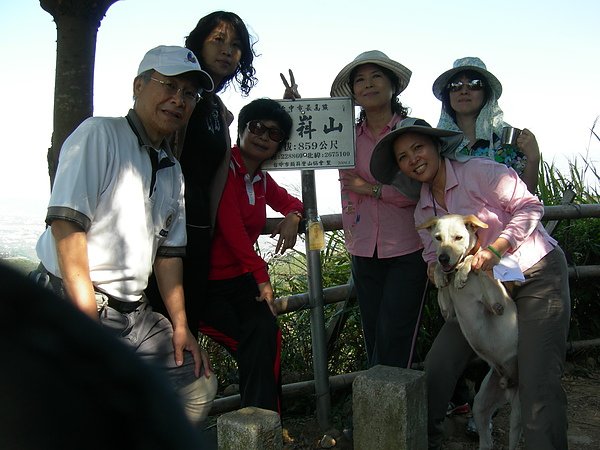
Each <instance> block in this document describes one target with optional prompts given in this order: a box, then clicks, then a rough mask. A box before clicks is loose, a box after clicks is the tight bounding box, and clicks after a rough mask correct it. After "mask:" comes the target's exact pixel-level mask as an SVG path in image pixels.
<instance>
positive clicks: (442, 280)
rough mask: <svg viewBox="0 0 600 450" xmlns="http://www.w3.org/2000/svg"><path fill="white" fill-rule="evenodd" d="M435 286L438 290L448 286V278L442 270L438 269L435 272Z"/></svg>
mask: <svg viewBox="0 0 600 450" xmlns="http://www.w3.org/2000/svg"><path fill="white" fill-rule="evenodd" d="M433 284H435V287H436V288H438V289H439V288H443V287H446V286H448V277H447V276H446V275H445V274H444V273H443V272H442V271H441V270H437V269H436V270H435V271H434V272H433Z"/></svg>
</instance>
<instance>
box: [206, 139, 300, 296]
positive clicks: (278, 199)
mask: <svg viewBox="0 0 600 450" xmlns="http://www.w3.org/2000/svg"><path fill="white" fill-rule="evenodd" d="M266 205H269V206H270V207H271V208H272V209H273V210H274V211H277V212H279V213H281V214H283V215H284V216H286V215H287V214H289V213H291V212H294V211H297V212H300V213H303V212H304V206H303V205H302V202H301V201H300V200H298V199H297V198H296V197H293V196H291V195H290V194H288V192H287V191H286V190H285V189H284V188H282V187H281V186H279V185H278V184H277V183H276V182H275V180H273V178H271V176H270V175H269V174H268V173H266V172H264V171H262V170H259V171H258V172H257V173H256V175H255V176H254V179H253V180H250V175H249V174H248V171H247V170H246V167H245V166H244V162H243V160H242V157H241V155H240V149H239V147H237V146H234V147H233V148H232V149H231V163H230V167H229V174H228V176H227V182H226V184H225V189H224V190H223V194H222V196H221V202H220V203H219V209H218V210H217V222H216V229H215V234H214V237H213V241H212V248H211V256H210V273H209V276H208V278H209V280H225V279H228V278H234V277H238V276H240V275H243V274H245V273H248V272H250V273H252V275H253V276H254V279H255V280H256V283H257V284H258V283H264V282H266V281H269V274H268V272H267V263H266V262H265V261H264V260H263V259H262V258H261V257H260V256H259V255H258V254H257V253H256V252H255V251H254V244H255V243H256V240H257V239H258V237H259V236H260V232H261V231H262V230H263V229H264V227H265V224H266V221H267V208H266Z"/></svg>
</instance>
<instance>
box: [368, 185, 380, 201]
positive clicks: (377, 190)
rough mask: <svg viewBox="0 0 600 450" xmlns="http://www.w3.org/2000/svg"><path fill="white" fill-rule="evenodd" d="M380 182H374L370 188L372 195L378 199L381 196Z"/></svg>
mask: <svg viewBox="0 0 600 450" xmlns="http://www.w3.org/2000/svg"><path fill="white" fill-rule="evenodd" d="M381 187H382V186H381V184H379V183H377V184H374V185H373V187H372V188H371V192H372V193H373V197H375V198H376V199H379V198H380V197H381Z"/></svg>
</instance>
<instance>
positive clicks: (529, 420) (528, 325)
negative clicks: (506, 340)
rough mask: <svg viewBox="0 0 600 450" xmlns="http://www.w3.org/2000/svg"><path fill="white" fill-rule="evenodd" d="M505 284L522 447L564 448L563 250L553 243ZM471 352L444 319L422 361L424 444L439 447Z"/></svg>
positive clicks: (566, 302)
mask: <svg viewBox="0 0 600 450" xmlns="http://www.w3.org/2000/svg"><path fill="white" fill-rule="evenodd" d="M524 275H525V281H523V282H514V283H509V285H508V286H507V288H508V290H509V293H510V294H511V296H512V298H513V300H514V301H515V303H516V305H517V311H518V326H519V343H518V365H519V396H520V400H521V417H522V423H523V435H524V438H525V448H527V449H531V450H546V449H548V450H549V449H556V450H563V449H566V448H568V444H567V398H566V394H565V392H564V389H563V388H562V385H561V376H562V373H563V370H564V363H565V357H566V348H567V336H568V332H569V320H570V312H571V299H570V294H569V277H568V271H567V264H566V259H565V255H564V253H563V251H562V249H561V248H560V247H556V248H555V249H554V250H552V251H551V252H550V253H548V254H547V255H546V256H545V257H544V258H542V259H541V260H540V261H539V262H538V263H536V264H535V265H534V266H533V267H531V268H530V269H529V270H527V271H526V272H525V274H524ZM473 356H474V352H473V350H472V349H471V347H470V346H469V344H468V343H467V341H466V340H465V338H464V337H463V335H462V333H461V331H460V327H459V325H458V322H457V321H456V320H449V321H447V322H446V323H445V324H444V325H443V326H442V328H441V330H440V332H439V334H438V335H437V336H436V338H435V341H434V343H433V345H432V347H431V350H430V351H429V353H428V355H427V358H426V361H425V374H426V382H427V394H428V402H427V404H428V434H429V448H430V449H438V448H440V445H441V441H442V438H443V426H442V425H443V421H444V419H445V417H446V408H447V405H448V402H449V401H450V398H451V397H452V393H453V392H454V387H455V385H456V382H457V380H458V378H459V377H460V375H461V374H462V373H463V371H464V369H465V368H466V366H467V364H468V362H469V360H470V359H471V358H472V357H473Z"/></svg>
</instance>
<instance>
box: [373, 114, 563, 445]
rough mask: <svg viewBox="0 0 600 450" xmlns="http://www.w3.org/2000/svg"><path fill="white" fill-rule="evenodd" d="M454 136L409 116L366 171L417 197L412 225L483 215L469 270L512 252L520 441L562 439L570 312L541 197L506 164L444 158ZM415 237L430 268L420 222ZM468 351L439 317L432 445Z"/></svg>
mask: <svg viewBox="0 0 600 450" xmlns="http://www.w3.org/2000/svg"><path fill="white" fill-rule="evenodd" d="M461 140H462V134H460V133H458V132H453V131H448V130H442V129H438V128H431V126H430V125H429V124H428V123H427V122H425V121H424V120H421V119H414V118H409V119H406V120H404V121H403V122H401V123H400V125H399V127H398V128H397V129H396V130H395V131H394V132H392V133H390V134H389V135H388V136H387V137H386V138H385V139H383V140H382V141H381V142H380V143H379V144H378V145H377V147H376V148H375V151H374V153H373V158H372V160H371V170H372V172H373V175H374V176H375V177H376V178H377V179H378V180H379V181H380V182H382V183H389V184H393V185H394V187H396V188H397V189H398V190H399V191H400V192H404V193H405V194H406V195H408V196H411V197H412V196H414V197H415V198H417V199H418V204H417V206H416V208H415V223H416V224H420V223H423V222H425V220H426V219H428V218H430V217H431V216H442V215H446V214H463V215H467V214H475V215H476V216H477V217H478V218H479V219H481V220H482V221H483V222H485V223H487V224H488V226H489V228H487V229H480V230H479V231H478V237H479V240H480V243H481V249H480V250H479V252H478V253H476V254H475V256H474V258H473V262H472V267H473V268H474V269H480V270H491V269H493V267H494V266H495V265H496V264H497V263H498V262H499V260H500V258H499V255H504V254H507V253H508V254H511V255H512V256H513V257H514V258H516V260H517V261H518V264H519V267H520V268H521V270H522V272H523V274H524V277H525V281H515V282H510V286H507V287H508V288H509V292H510V293H511V296H512V298H513V300H514V301H515V303H516V305H517V310H518V326H519V344H518V366H519V396H520V400H521V416H522V424H523V432H524V436H525V446H526V448H528V449H536V450H537V449H565V448H568V444H567V417H566V396H565V393H564V390H563V389H562V387H561V382H560V378H561V374H562V372H563V368H564V361H565V355H566V342H567V335H568V329H569V319H570V296H569V279H568V272H567V264H566V260H565V256H564V254H563V252H562V250H561V249H560V247H559V246H558V245H557V243H556V241H555V240H554V239H553V238H552V237H550V236H549V235H548V234H547V233H546V231H545V230H544V228H543V227H542V225H541V223H540V219H541V218H542V216H543V212H544V209H543V205H542V204H541V203H540V201H539V200H538V199H537V197H535V196H534V195H533V194H531V193H530V192H529V191H528V189H527V186H526V185H525V183H524V182H523V181H522V180H521V179H520V178H519V176H518V175H517V173H516V172H515V171H514V170H512V169H509V168H507V167H506V166H505V165H503V164H499V163H496V162H494V161H491V160H489V159H487V158H471V159H468V160H467V161H464V162H458V161H455V160H453V159H449V158H452V157H454V155H455V150H456V148H457V147H458V146H459V145H460V143H461ZM394 164H396V166H395V167H394ZM398 168H399V170H398ZM421 239H422V240H423V244H424V246H425V248H424V251H423V257H424V259H425V261H426V262H427V263H428V265H429V267H428V273H430V274H432V271H433V267H434V262H435V253H434V250H433V246H432V242H431V236H430V235H429V233H428V232H426V231H425V230H424V231H423V232H422V233H421ZM431 277H432V275H430V278H431ZM472 356H473V350H472V349H471V347H470V346H469V344H468V343H467V341H466V340H465V338H464V337H463V335H462V333H461V331H460V327H459V326H458V322H456V321H455V320H448V321H447V322H446V323H445V324H444V325H443V326H442V329H441V330H440V332H439V334H438V335H437V337H436V338H435V341H434V343H433V345H432V347H431V350H430V352H429V354H428V355H427V359H426V363H425V371H426V375H427V377H426V380H427V389H428V414H429V418H428V433H429V448H430V449H437V448H440V445H441V439H442V437H443V429H442V424H443V421H444V418H445V415H446V407H447V404H448V401H449V400H450V397H451V396H452V393H453V391H454V387H455V384H456V381H457V379H458V377H459V376H460V375H461V374H462V372H463V370H464V369H465V367H466V365H467V363H468V361H469V360H470V359H471V357H472Z"/></svg>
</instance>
